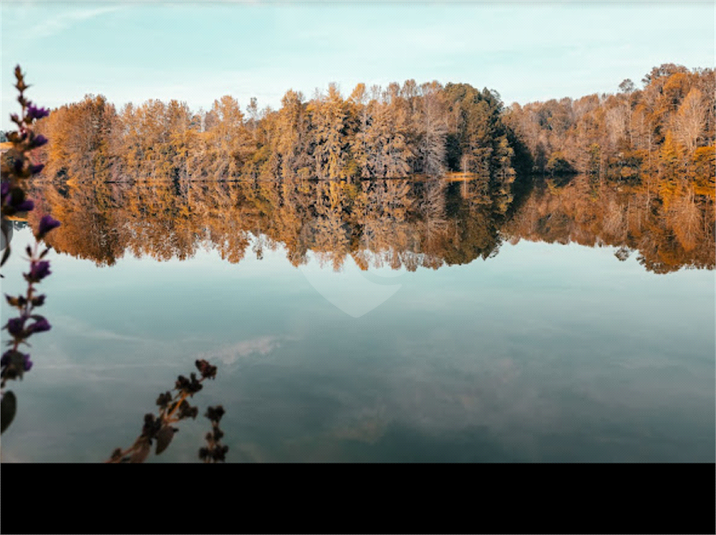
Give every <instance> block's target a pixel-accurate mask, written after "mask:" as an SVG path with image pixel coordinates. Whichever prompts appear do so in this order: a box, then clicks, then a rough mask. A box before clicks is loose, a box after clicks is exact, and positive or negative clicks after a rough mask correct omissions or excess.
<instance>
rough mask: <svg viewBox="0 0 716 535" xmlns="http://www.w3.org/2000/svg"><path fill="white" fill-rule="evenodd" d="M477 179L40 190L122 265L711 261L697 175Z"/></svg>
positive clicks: (710, 208) (67, 249)
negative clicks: (514, 252)
mask: <svg viewBox="0 0 716 535" xmlns="http://www.w3.org/2000/svg"><path fill="white" fill-rule="evenodd" d="M484 186H485V185H484V184H482V183H481V182H480V181H475V180H473V181H467V182H453V183H451V182H447V181H444V180H439V179H435V180H426V181H410V180H379V181H370V182H368V181H364V182H358V183H346V182H325V181H321V182H315V181H300V182H250V181H247V182H237V183H226V182H220V183H217V182H191V183H189V182H185V183H177V182H154V183H137V184H133V185H128V184H117V183H100V184H96V185H95V186H94V187H93V188H87V187H83V186H82V185H71V184H67V183H63V184H57V183H54V184H53V183H44V184H39V185H37V186H36V187H37V188H38V191H37V192H36V193H35V198H40V199H41V203H42V204H44V206H43V207H42V208H43V209H42V210H40V211H38V213H40V212H51V213H52V215H53V216H54V217H56V218H58V219H60V220H61V221H62V222H63V226H62V227H61V228H60V229H58V231H57V232H56V234H55V235H54V236H53V237H52V238H51V241H52V245H53V246H54V247H55V248H56V249H57V250H58V251H60V252H63V253H67V254H71V255H73V256H76V257H79V258H88V259H91V260H93V261H94V262H96V263H97V264H98V265H113V264H114V263H115V262H116V261H117V260H118V259H119V258H121V257H123V256H124V255H125V254H131V255H134V256H136V257H143V256H150V257H152V258H155V259H158V260H168V259H170V258H178V259H182V260H183V259H187V258H190V257H192V256H193V255H195V254H196V252H197V251H198V250H199V249H201V248H210V249H214V250H216V251H218V252H219V254H220V256H221V258H222V259H224V260H227V261H229V262H231V263H238V262H240V261H241V260H242V259H243V258H244V256H245V255H246V254H247V249H249V248H251V249H252V250H251V251H250V252H249V254H255V255H256V256H258V257H259V258H260V257H261V256H262V255H263V252H264V250H266V249H271V250H273V249H276V248H277V247H279V246H283V247H284V248H285V251H286V255H287V258H288V260H289V261H290V262H291V264H292V265H294V266H298V265H301V264H303V263H305V262H307V258H308V256H307V255H308V253H309V251H310V252H312V253H313V254H314V255H315V256H316V257H317V258H318V260H319V261H320V262H321V263H322V264H324V265H327V266H331V267H332V268H333V269H340V268H341V266H342V265H343V263H344V262H345V261H346V258H347V257H348V256H350V257H352V258H353V260H354V261H355V262H356V264H357V265H358V266H360V267H361V269H368V268H369V267H371V266H372V267H379V266H390V267H391V268H393V269H399V268H406V269H408V270H411V271H412V270H416V269H417V268H418V267H429V268H433V269H437V268H439V267H441V266H443V265H454V264H466V263H469V262H472V261H473V260H474V259H476V258H478V257H479V258H483V259H487V258H489V257H491V256H494V255H496V254H497V252H498V251H499V248H500V244H501V243H502V241H503V240H504V239H508V240H510V241H512V242H516V241H519V240H520V239H526V240H531V241H546V242H558V243H569V242H575V243H579V244H581V245H587V246H592V247H593V246H599V245H610V246H615V247H617V248H619V249H618V251H617V253H616V256H617V257H618V258H619V259H621V260H624V259H626V258H627V257H628V256H629V255H630V254H631V253H632V252H634V251H637V252H638V261H639V262H640V263H641V264H642V265H644V267H645V268H646V269H647V270H649V271H654V272H656V273H667V272H671V271H675V270H677V269H679V268H681V267H692V268H708V269H713V268H714V198H713V194H704V192H697V191H695V190H694V188H693V187H691V186H689V184H688V183H687V182H686V181H678V180H677V181H675V182H674V184H672V185H671V186H670V187H668V188H667V187H664V185H663V181H659V183H658V185H657V184H656V183H655V184H649V183H648V181H646V183H641V184H639V185H638V186H636V185H632V186H629V185H627V184H624V183H622V184H619V185H614V184H610V183H606V182H595V180H594V179H593V178H592V179H590V178H589V177H586V176H580V177H576V178H575V179H573V180H572V181H570V182H569V183H568V184H566V185H561V186H557V185H555V184H553V183H552V182H546V183H542V184H538V185H536V186H535V187H534V188H533V190H532V192H531V193H530V194H529V195H527V196H526V198H524V199H521V200H520V202H519V207H517V206H516V205H515V204H514V203H512V199H511V197H510V196H508V195H507V194H506V193H501V192H499V191H497V192H495V191H492V192H490V191H489V190H487V189H486V188H485V187H484Z"/></svg>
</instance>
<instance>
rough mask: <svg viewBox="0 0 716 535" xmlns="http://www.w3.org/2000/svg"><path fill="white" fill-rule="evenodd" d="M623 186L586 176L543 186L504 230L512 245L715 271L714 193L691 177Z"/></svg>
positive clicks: (651, 266) (666, 268) (658, 267)
mask: <svg viewBox="0 0 716 535" xmlns="http://www.w3.org/2000/svg"><path fill="white" fill-rule="evenodd" d="M666 182H668V184H670V185H668V186H667V185H665V181H663V180H661V181H659V182H656V181H654V182H651V181H649V180H646V181H644V182H642V183H639V184H632V185H629V184H627V183H622V184H618V185H614V184H610V183H607V182H600V181H595V180H594V179H590V178H588V177H587V176H579V177H576V178H575V179H574V180H572V181H571V182H570V183H569V184H567V185H565V186H563V187H557V186H555V185H554V184H553V183H551V182H549V181H548V182H547V183H544V184H541V185H539V186H537V187H536V188H535V190H534V191H533V192H532V194H531V195H530V196H529V198H527V199H526V201H525V203H524V205H523V206H522V207H521V208H520V210H519V211H518V212H517V213H516V214H515V216H514V217H512V218H511V220H510V221H509V222H508V223H507V224H506V225H505V226H504V227H503V229H502V235H503V236H504V237H505V238H506V239H510V240H511V241H518V240H519V239H527V240H531V241H545V242H549V243H578V244H580V245H586V246H590V247H595V246H602V245H607V246H614V247H618V250H617V251H616V253H615V256H616V257H617V258H618V259H619V260H626V259H627V258H628V257H629V256H630V254H631V253H632V252H637V253H638V257H637V261H638V262H639V263H640V264H641V265H643V266H644V267H645V268H646V269H647V270H648V271H653V272H655V273H669V272H672V271H676V270H678V269H681V268H684V267H685V268H705V269H714V264H715V262H714V252H715V246H714V223H715V219H714V192H713V191H708V192H698V191H697V189H696V188H695V187H694V186H693V184H690V183H689V182H687V181H686V180H679V179H674V180H673V181H670V182H669V181H666Z"/></svg>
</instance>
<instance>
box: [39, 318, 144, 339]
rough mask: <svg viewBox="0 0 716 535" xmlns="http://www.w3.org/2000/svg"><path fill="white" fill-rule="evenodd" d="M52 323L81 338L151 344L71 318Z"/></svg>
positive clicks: (56, 320) (58, 319)
mask: <svg viewBox="0 0 716 535" xmlns="http://www.w3.org/2000/svg"><path fill="white" fill-rule="evenodd" d="M53 323H55V325H56V326H61V327H62V329H63V330H64V331H65V332H71V333H72V334H73V335H76V336H81V337H83V338H93V339H95V340H117V341H124V342H151V340H147V339H144V338H139V337H137V336H128V335H125V334H121V333H116V332H114V331H110V330H108V329H102V328H97V327H93V326H92V325H89V324H88V323H85V322H84V321H81V320H79V319H77V318H73V317H71V316H58V317H56V318H55V319H54V321H53Z"/></svg>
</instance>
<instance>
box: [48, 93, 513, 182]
mask: <svg viewBox="0 0 716 535" xmlns="http://www.w3.org/2000/svg"><path fill="white" fill-rule="evenodd" d="M503 111H504V106H503V104H502V101H501V100H500V97H499V95H498V94H497V93H495V92H494V91H489V90H487V89H484V90H482V91H480V90H478V89H475V88H474V87H472V86H470V85H468V84H452V83H450V84H447V85H445V86H442V85H440V84H439V83H437V82H431V83H425V84H422V85H418V84H417V83H416V82H415V81H414V80H408V81H406V82H405V83H404V84H402V85H400V84H397V83H392V84H390V85H389V86H388V87H387V88H385V89H383V88H381V87H379V86H374V87H371V88H370V89H368V88H366V86H365V84H358V85H357V86H356V88H355V89H354V90H353V91H352V93H351V94H350V95H349V96H348V97H347V98H344V97H343V96H342V95H341V93H340V91H339V90H338V88H337V86H335V85H331V86H329V88H328V91H327V92H325V93H321V92H317V93H316V95H314V97H313V98H311V99H306V98H305V97H304V95H303V94H301V93H300V92H296V91H292V90H291V91H288V92H287V93H286V94H285V95H284V97H283V99H282V101H281V107H280V108H279V109H278V110H272V109H270V108H266V109H263V110H260V109H259V107H258V104H257V102H256V99H251V101H250V103H249V105H248V106H247V107H246V109H245V110H242V109H241V107H240V105H239V103H238V101H237V100H236V99H235V98H233V97H231V96H224V97H222V98H220V99H218V100H215V101H214V103H213V106H212V107H211V109H210V110H209V111H206V112H203V111H199V112H193V111H192V110H190V109H189V107H188V106H187V105H186V104H185V103H182V102H178V101H176V100H171V101H169V102H168V103H164V102H162V101H159V100H149V101H147V102H145V103H143V104H141V105H134V104H131V103H130V104H127V105H125V106H124V107H123V108H122V109H121V110H119V111H118V110H117V109H116V108H115V106H114V105H113V104H111V103H109V102H108V101H107V100H106V98H105V97H103V96H92V95H88V96H86V97H85V99H84V100H83V101H81V102H79V103H74V104H68V105H65V106H62V107H60V108H59V109H56V110H54V111H53V113H52V114H51V115H50V117H49V118H48V119H46V120H45V121H44V122H43V124H42V129H43V133H44V134H45V135H46V137H48V138H49V139H50V140H51V142H50V145H49V147H48V148H47V151H46V161H47V170H46V171H47V174H49V176H51V177H66V178H71V179H76V180H80V181H86V180H92V181H107V180H108V181H137V180H146V179H178V180H201V179H213V180H232V179H243V178H251V179H269V180H292V179H313V178H318V179H361V178H388V177H405V176H408V175H415V174H423V175H428V176H440V175H442V174H444V173H446V172H448V171H462V172H469V173H476V174H480V175H482V176H490V177H492V179H493V181H494V182H496V183H501V184H504V185H509V184H510V183H511V182H512V181H513V180H514V177H515V165H516V163H515V161H514V149H513V148H512V143H511V142H510V136H511V133H510V131H509V129H508V128H507V126H506V125H505V124H504V122H503V120H502V119H503Z"/></svg>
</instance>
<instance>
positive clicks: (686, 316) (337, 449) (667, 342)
mask: <svg viewBox="0 0 716 535" xmlns="http://www.w3.org/2000/svg"><path fill="white" fill-rule="evenodd" d="M29 239H30V238H29V234H28V233H27V230H23V231H20V232H16V233H15V236H14V238H13V246H14V247H15V249H14V254H13V256H12V258H11V260H10V262H9V263H8V264H7V265H6V266H5V267H4V269H3V273H5V275H6V278H5V279H4V280H3V291H4V292H5V293H8V292H13V293H14V292H15V291H16V289H19V288H21V287H22V284H21V282H20V276H19V271H20V269H21V268H24V264H23V262H22V260H21V256H22V254H21V252H20V251H21V247H22V245H23V244H24V243H26V242H27V241H28V240H29ZM52 265H53V275H52V277H50V278H49V279H48V280H47V281H46V282H43V284H42V286H43V291H46V292H47V295H48V302H47V303H48V304H47V305H46V307H45V310H44V313H46V315H47V316H48V318H49V319H50V321H51V323H52V324H53V330H52V331H51V332H50V333H47V334H43V335H38V336H36V337H34V338H33V340H32V344H33V348H32V353H33V360H34V361H35V367H34V368H33V370H32V371H31V372H30V374H28V376H27V377H26V379H25V380H24V381H22V382H20V383H14V384H12V385H11V387H12V389H13V390H14V391H15V392H16V393H17V394H18V398H19V412H18V417H17V420H16V421H15V422H14V423H13V425H12V426H11V427H10V429H9V430H8V431H7V432H6V433H5V434H4V435H3V439H2V442H3V444H2V449H3V460H4V461H15V460H26V461H36V462H40V461H101V460H104V459H106V458H107V456H108V455H109V454H110V453H111V451H112V450H113V449H114V448H115V447H118V446H127V445H129V444H131V442H132V441H133V440H134V438H136V436H137V434H138V433H139V432H140V430H141V425H142V416H143V415H144V414H145V413H146V412H148V411H150V410H153V409H154V400H155V399H156V396H157V395H158V394H159V393H160V392H162V391H165V390H166V389H167V388H169V387H171V386H172V385H173V383H174V380H175V378H176V376H177V375H178V374H187V373H189V372H190V371H192V367H193V361H194V359H196V358H197V357H200V356H202V357H204V358H207V359H209V360H210V361H212V362H215V363H216V364H218V365H219V374H218V378H217V380H216V381H215V382H214V383H209V384H207V385H206V387H205V388H204V390H202V391H201V392H200V393H199V394H198V395H197V397H196V398H195V402H196V404H198V405H199V407H200V410H201V411H202V413H203V411H204V409H205V407H206V406H207V405H210V404H217V403H222V404H223V405H224V407H225V408H226V410H227V414H226V416H225V417H224V418H225V423H223V425H222V427H223V428H224V429H225V431H226V439H225V441H226V443H227V444H228V445H229V446H230V451H229V459H230V460H232V461H304V460H305V461H403V460H404V461H642V460H643V461H710V462H712V461H713V460H714V276H713V272H708V271H684V270H682V271H680V272H678V273H672V274H669V275H661V276H657V275H653V274H651V273H647V272H645V271H644V269H643V267H641V266H639V265H638V264H637V262H636V260H635V259H634V258H630V259H629V260H627V261H626V262H619V261H617V260H616V259H615V258H614V256H613V249H611V248H603V249H599V248H596V249H590V248H584V247H579V246H561V245H548V244H542V243H529V242H520V243H519V244H517V245H516V246H511V245H509V244H505V245H503V247H502V249H501V251H500V253H499V255H498V256H497V257H496V258H493V259H490V260H487V261H482V260H476V261H474V262H472V263H471V264H469V265H463V266H455V267H444V268H441V269H439V270H436V271H435V270H429V269H422V268H421V269H418V270H417V271H416V272H412V273H411V272H407V271H399V272H391V271H389V270H387V269H384V270H372V271H371V272H370V273H369V274H367V275H366V274H362V275H361V280H369V281H373V283H375V284H380V285H400V288H399V290H398V291H397V292H396V293H395V294H394V295H392V296H391V297H389V298H388V299H387V300H386V301H385V302H383V303H382V304H380V305H379V306H378V307H377V308H375V309H374V310H372V311H370V312H368V313H367V314H365V315H363V316H360V317H358V318H354V317H352V316H350V315H348V314H346V313H344V312H342V311H341V310H339V309H338V308H337V307H336V306H334V305H333V304H331V303H330V302H328V301H327V300H326V299H325V298H324V297H323V296H322V295H321V294H320V293H319V292H318V291H317V290H316V289H315V288H314V286H315V285H312V283H311V282H309V279H310V277H316V276H319V277H325V278H326V279H327V280H328V282H327V284H330V279H331V278H336V279H335V280H338V278H339V277H341V274H335V273H333V271H332V269H331V268H330V266H326V268H325V269H323V270H320V271H318V270H317V269H315V266H317V262H315V261H314V262H312V263H311V264H309V266H308V268H306V269H308V270H310V271H311V274H310V277H309V276H307V275H306V273H304V270H302V269H296V268H294V267H292V266H290V265H289V264H288V262H287V261H286V260H285V256H284V253H283V252H282V251H281V250H280V249H279V250H277V251H274V252H272V251H268V250H265V251H264V259H263V260H261V261H258V260H256V259H255V258H252V257H250V256H249V255H247V257H246V259H245V260H244V261H242V262H241V264H240V265H232V264H229V263H226V262H222V261H220V260H219V257H218V255H217V254H216V253H215V252H201V253H199V254H197V255H196V257H195V258H192V259H190V260H188V261H185V262H179V261H168V262H156V261H154V260H147V259H144V260H139V259H135V258H129V257H127V258H123V259H121V260H119V262H118V264H117V265H116V266H114V267H111V268H97V267H95V265H94V264H93V263H92V262H91V261H83V260H76V259H74V258H71V257H68V256H58V255H56V254H53V255H52ZM351 270H354V271H355V272H356V273H358V270H357V268H356V267H355V266H354V264H353V263H352V260H350V259H349V260H348V261H347V262H346V265H345V266H344V275H345V273H346V272H350V271H351ZM363 277H364V278H363ZM369 287H370V285H367V286H366V288H369ZM2 312H3V322H5V321H6V319H7V317H8V308H7V306H6V305H3V309H2ZM5 336H6V333H5V331H4V332H3V337H5ZM180 428H181V431H180V432H179V434H178V435H177V436H176V438H175V441H174V443H173V444H172V445H171V447H170V448H169V449H168V450H167V451H166V452H165V453H164V454H162V456H160V457H151V460H153V461H174V462H178V461H194V460H195V459H196V451H197V450H198V448H199V447H200V446H201V445H202V444H201V443H202V440H203V434H204V433H205V432H206V431H207V430H208V428H209V424H208V421H207V420H206V419H204V418H198V419H197V421H196V422H191V421H190V422H182V423H181V424H180Z"/></svg>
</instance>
